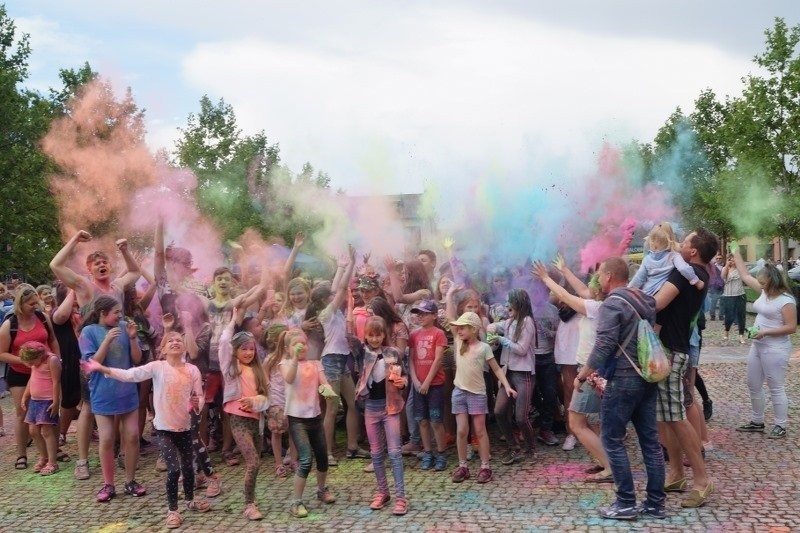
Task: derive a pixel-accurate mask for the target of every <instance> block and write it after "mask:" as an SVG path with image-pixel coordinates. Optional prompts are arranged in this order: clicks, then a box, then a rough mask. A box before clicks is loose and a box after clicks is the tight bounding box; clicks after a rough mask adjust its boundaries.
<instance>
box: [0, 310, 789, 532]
mask: <svg viewBox="0 0 800 533" xmlns="http://www.w3.org/2000/svg"><path fill="white" fill-rule="evenodd" d="M751 320H752V319H751ZM720 332H721V325H720V323H719V322H710V323H709V329H708V331H707V333H706V347H705V349H704V354H703V359H704V363H703V366H702V369H701V374H702V376H703V377H704V379H705V380H706V384H707V386H708V389H709V392H710V394H711V397H712V399H713V401H714V416H713V418H712V419H711V421H710V423H709V430H710V434H711V438H712V441H713V443H714V450H713V451H710V452H709V453H708V456H707V465H708V471H709V474H710V475H711V476H712V478H713V479H714V482H715V485H716V487H717V488H716V491H715V493H714V494H713V496H711V498H710V500H709V503H708V504H707V505H706V506H705V507H702V508H700V509H682V508H681V507H680V497H681V496H680V495H675V494H672V495H669V496H668V501H667V511H668V517H667V518H666V519H665V520H655V519H640V520H637V521H635V522H630V523H628V522H623V523H620V522H615V521H611V520H603V519H601V518H600V517H599V516H598V514H597V508H598V507H600V506H602V505H605V504H607V503H609V502H611V501H612V499H613V486H612V485H591V484H586V483H584V482H583V478H584V477H585V474H584V469H585V468H586V467H587V466H588V465H589V460H588V457H587V454H586V452H585V450H584V449H583V448H581V447H580V446H578V447H576V449H575V450H574V451H571V452H565V451H563V450H562V449H561V447H560V446H556V447H552V448H547V447H544V446H543V447H540V448H539V452H538V458H537V459H536V460H535V461H531V462H529V463H526V464H516V465H513V466H512V467H505V466H502V465H500V464H498V462H497V461H495V464H494V465H493V466H494V471H495V479H494V481H492V482H491V483H489V484H486V485H478V484H477V483H475V473H476V469H477V466H478V464H477V460H473V462H472V464H471V465H470V466H471V469H472V473H473V477H472V478H471V479H470V480H468V481H466V482H465V483H463V484H461V485H456V484H453V483H452V482H451V481H450V472H451V471H452V466H453V465H454V462H455V449H454V448H453V449H451V451H450V465H449V468H448V470H447V472H441V473H434V472H424V471H421V470H420V469H419V467H418V462H417V461H416V460H415V459H413V458H407V459H406V463H405V464H406V491H407V494H408V497H409V500H410V511H409V514H408V515H406V516H405V517H394V516H392V514H391V509H390V508H387V509H384V510H382V511H370V509H369V507H368V503H369V501H370V499H371V497H372V495H373V492H374V490H375V479H374V476H373V475H372V474H366V473H364V472H362V468H363V466H364V465H365V462H364V461H363V460H345V459H342V460H341V461H340V466H338V467H335V468H332V469H331V475H330V478H329V484H330V486H331V488H332V490H333V491H334V492H335V493H336V495H337V498H338V501H337V502H336V504H334V505H330V506H325V505H324V504H322V503H321V502H319V501H317V500H315V499H314V498H312V497H311V496H312V495H313V492H312V490H308V491H307V496H309V497H308V501H309V511H310V513H311V514H310V516H309V517H308V518H305V519H302V520H298V519H293V518H291V517H290V516H289V515H288V513H287V502H288V500H289V497H290V494H291V486H292V482H291V479H288V480H280V479H277V478H275V476H274V475H273V468H272V461H271V460H270V459H268V458H265V459H264V460H263V461H262V469H261V473H260V476H259V480H258V487H257V494H258V505H259V508H260V509H261V511H262V512H263V514H264V517H265V518H264V520H263V521H262V522H259V523H252V522H248V521H246V520H245V519H244V518H243V517H242V514H241V512H242V504H243V499H242V477H243V467H242V466H238V467H233V468H229V467H226V466H224V465H222V464H221V461H220V458H219V456H218V455H214V456H213V458H214V459H215V460H216V461H217V464H218V465H219V467H218V468H219V472H220V473H221V475H222V478H223V485H224V486H223V493H222V494H221V495H220V496H219V497H218V498H215V499H214V500H213V506H214V509H213V511H212V512H210V513H206V514H202V515H199V514H189V513H184V519H185V522H184V526H183V528H182V530H184V531H238V530H242V531H322V532H326V531H359V532H362V531H414V532H438V531H442V532H444V531H447V532H472V531H503V532H507V531H631V530H636V531H648V530H658V531H732V530H733V531H776V532H777V531H797V530H800V504H798V503H797V502H799V501H800V481H798V478H800V466H798V465H799V464H800V448H798V431H797V429H796V428H797V422H798V420H800V413H798V403H797V401H798V396H800V376H798V370H800V351H797V352H796V353H794V354H793V357H792V362H791V364H790V368H789V372H788V382H787V389H788V394H789V399H790V412H789V418H790V423H789V428H788V429H789V433H788V436H787V438H786V439H784V440H769V439H767V438H766V436H765V435H761V434H743V433H737V432H735V431H734V430H733V428H734V427H735V426H736V425H737V424H740V423H743V422H746V421H747V420H749V416H750V402H749V396H748V393H747V389H746V386H745V360H746V355H747V349H748V347H747V346H741V345H739V344H738V342H735V343H733V344H730V345H724V344H723V343H722V342H721V333H720ZM795 349H796V348H795ZM0 405H1V406H2V408H3V413H4V415H5V430H6V436H5V437H0V489H2V490H0V531H21V532H22V531H48V532H49V531H59V532H60V531H70V532H71V531H91V532H109V533H110V532H117V531H159V530H162V529H163V525H164V520H165V515H166V497H165V489H164V474H159V473H157V472H155V470H154V464H155V458H156V452H155V449H154V448H150V449H148V450H146V452H145V453H144V455H143V456H142V457H141V461H140V467H139V472H138V474H137V477H138V480H139V481H140V482H142V483H143V484H144V485H145V486H146V487H147V489H148V494H147V495H146V496H144V497H142V498H134V497H131V496H125V495H119V496H117V497H116V498H115V499H113V500H112V501H111V502H110V503H107V504H100V503H96V502H95V497H94V495H95V493H96V491H97V490H98V489H99V488H100V472H99V465H98V462H97V457H96V449H94V450H93V455H92V458H91V459H90V463H91V470H92V477H91V478H90V479H89V480H87V481H76V480H75V479H74V478H73V475H72V470H73V467H74V460H73V462H71V463H65V464H62V468H63V469H62V471H61V472H59V473H58V474H56V475H54V476H50V477H41V476H39V475H37V474H34V473H33V472H32V471H31V470H30V469H28V470H25V471H16V470H14V460H15V458H16V457H15V455H16V454H15V452H14V447H13V425H12V418H11V413H12V409H13V407H12V404H11V401H10V398H6V399H4V400H2V401H0ZM771 421H772V411H771V408H770V407H768V409H767V424H768V425H769V424H770V423H771ZM147 432H149V429H148V430H146V436H147ZM339 437H340V443H341V440H342V438H343V435H341V434H340V435H339ZM496 437H497V434H496V432H495V431H494V430H493V434H492V441H493V452H494V454H495V456H499V455H500V454H501V453H502V451H503V448H502V443H500V442H499V441H498V439H497V438H496ZM560 437H561V438H562V439H563V435H560ZM148 438H149V437H148ZM635 447H636V439H635V436H633V437H632V438H631V439H629V452H630V455H631V457H632V461H633V469H634V476H635V479H636V484H637V489H638V491H639V494H640V495H642V494H643V492H644V472H643V468H642V465H641V460H640V456H639V454H638V453H637V451H636V448H635ZM65 449H66V451H67V452H68V453H70V454H71V455H73V456H75V455H76V453H77V450H76V445H75V438H74V434H71V435H69V439H68V443H67V445H66V448H65ZM337 451H338V452H339V455H340V456H341V455H342V454H343V450H342V449H339V450H337ZM35 461H36V452H35V451H34V450H33V449H31V450H30V452H29V462H30V464H31V465H32V464H33V463H35ZM121 474H122V472H121V471H118V476H119V478H118V479H121ZM309 481H310V484H309V486H313V485H314V478H313V474H312V476H311V477H310V479H309ZM121 488H122V482H121V481H119V482H118V489H120V492H121Z"/></svg>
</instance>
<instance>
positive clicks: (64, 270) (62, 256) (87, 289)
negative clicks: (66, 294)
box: [50, 230, 92, 305]
mask: <svg viewBox="0 0 800 533" xmlns="http://www.w3.org/2000/svg"><path fill="white" fill-rule="evenodd" d="M90 240H92V236H91V234H90V233H89V232H88V231H83V230H80V231H79V232H78V233H76V234H75V235H73V236H72V238H71V239H70V240H69V241H67V244H65V245H64V247H63V248H61V250H59V251H58V253H57V254H56V255H55V257H53V259H52V261H50V270H52V271H53V274H54V275H55V276H56V277H57V278H58V279H60V280H61V282H62V283H64V285H66V286H67V287H69V288H70V289H72V290H74V291H75V292H76V295H77V297H78V303H80V304H82V305H83V304H86V303H88V302H89V301H90V300H91V299H92V288H91V286H90V285H89V280H87V279H86V278H85V277H83V276H79V275H78V274H76V273H75V271H74V270H72V269H71V268H69V267H68V266H67V261H68V260H69V258H70V257H72V253H73V252H74V251H75V247H76V246H77V245H78V243H81V242H89V241H90Z"/></svg>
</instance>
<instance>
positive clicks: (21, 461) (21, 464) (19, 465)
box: [14, 455, 28, 470]
mask: <svg viewBox="0 0 800 533" xmlns="http://www.w3.org/2000/svg"><path fill="white" fill-rule="evenodd" d="M14 468H16V469H17V470H25V469H26V468H28V458H27V457H25V456H24V455H20V456H19V457H17V462H16V463H14Z"/></svg>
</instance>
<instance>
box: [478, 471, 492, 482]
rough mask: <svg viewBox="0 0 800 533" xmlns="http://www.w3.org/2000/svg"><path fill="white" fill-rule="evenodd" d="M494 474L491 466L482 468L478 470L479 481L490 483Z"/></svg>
mask: <svg viewBox="0 0 800 533" xmlns="http://www.w3.org/2000/svg"><path fill="white" fill-rule="evenodd" d="M492 477H494V476H493V474H492V469H491V468H486V467H484V468H481V469H480V470H478V483H489V482H490V481H491V480H492Z"/></svg>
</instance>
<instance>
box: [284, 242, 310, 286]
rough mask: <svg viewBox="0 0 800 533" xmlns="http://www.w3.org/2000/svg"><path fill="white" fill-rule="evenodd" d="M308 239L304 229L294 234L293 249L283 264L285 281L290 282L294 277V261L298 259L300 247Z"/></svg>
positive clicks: (285, 282)
mask: <svg viewBox="0 0 800 533" xmlns="http://www.w3.org/2000/svg"><path fill="white" fill-rule="evenodd" d="M305 240H306V236H305V234H304V233H303V232H302V231H298V232H297V235H295V236H294V245H293V246H292V251H291V252H289V257H287V258H286V263H284V265H283V283H284V284H288V283H289V281H291V279H292V272H294V262H295V260H296V259H297V254H299V253H300V247H301V246H303V243H304V242H305Z"/></svg>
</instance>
